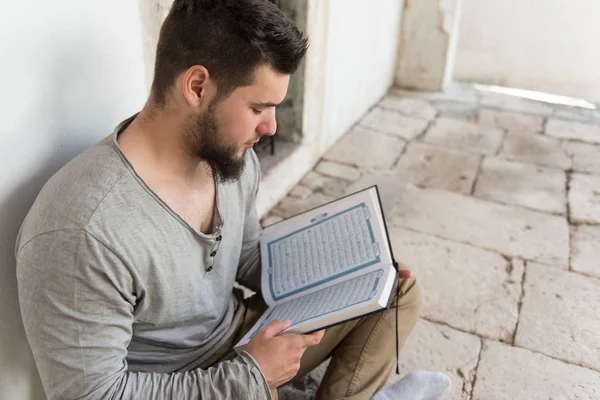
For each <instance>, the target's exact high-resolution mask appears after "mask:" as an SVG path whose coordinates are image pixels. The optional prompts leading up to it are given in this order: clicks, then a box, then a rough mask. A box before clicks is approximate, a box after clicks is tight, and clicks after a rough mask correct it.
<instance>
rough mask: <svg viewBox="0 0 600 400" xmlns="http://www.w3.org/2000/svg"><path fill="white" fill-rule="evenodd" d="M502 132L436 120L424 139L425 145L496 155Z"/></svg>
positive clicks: (475, 125) (465, 123)
mask: <svg viewBox="0 0 600 400" xmlns="http://www.w3.org/2000/svg"><path fill="white" fill-rule="evenodd" d="M503 137H504V132H503V131H502V130H500V129H497V128H489V127H485V126H480V125H477V124H474V123H471V122H467V121H463V120H460V119H455V118H446V117H443V118H438V119H437V120H436V121H435V122H434V124H433V126H432V127H431V128H430V129H429V131H428V132H427V134H426V135H425V137H424V139H423V140H424V141H425V142H426V143H430V144H435V145H438V146H441V147H448V148H452V149H458V150H463V151H469V152H474V153H477V154H496V151H497V150H498V147H500V143H501V142H502V138H503Z"/></svg>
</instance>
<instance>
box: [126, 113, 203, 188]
mask: <svg viewBox="0 0 600 400" xmlns="http://www.w3.org/2000/svg"><path fill="white" fill-rule="evenodd" d="M183 129H184V125H183V118H182V117H181V116H180V115H177V114H175V113H168V112H164V111H161V110H156V109H151V106H150V104H149V103H146V105H145V106H144V108H143V109H142V111H140V113H139V114H138V115H137V116H136V118H135V119H134V120H133V121H132V122H131V124H129V126H128V127H127V128H126V129H125V130H124V131H123V132H122V133H121V134H120V135H119V137H118V138H117V141H118V143H119V146H120V147H121V150H122V151H123V153H124V154H125V156H126V157H127V159H128V160H129V162H130V163H131V164H132V165H133V167H134V168H135V169H136V171H138V172H140V173H141V175H142V178H144V176H143V175H146V174H152V177H153V180H154V179H156V180H160V181H162V180H167V181H170V182H173V183H175V182H178V184H181V185H183V186H185V187H188V188H190V189H201V188H202V187H204V186H206V185H212V184H213V182H214V181H213V174H212V171H211V169H210V167H209V166H208V165H207V164H206V163H204V162H201V161H198V159H196V158H194V157H192V156H190V155H189V154H188V153H187V152H186V151H185V150H184V147H183V144H182V130H183ZM144 172H145V173H144Z"/></svg>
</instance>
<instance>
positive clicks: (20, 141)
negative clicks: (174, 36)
mask: <svg viewBox="0 0 600 400" xmlns="http://www.w3.org/2000/svg"><path fill="white" fill-rule="evenodd" d="M2 5H3V7H2V12H0V54H2V62H1V63H0V87H2V91H3V96H1V97H0V116H1V118H0V120H1V121H2V124H0V163H2V164H1V165H2V173H1V174H0V399H2V400H40V399H43V398H44V395H43V392H42V388H41V384H40V382H39V378H38V375H37V371H36V369H35V365H34V362H33V358H32V356H31V351H30V350H29V345H28V343H27V341H26V338H25V333H24V331H23V325H22V321H21V314H20V311H19V306H18V300H17V285H16V273H15V259H14V246H15V238H16V235H17V231H18V229H19V227H20V225H21V223H22V221H23V218H24V217H25V215H26V213H27V211H28V210H29V207H30V206H31V204H32V203H33V200H34V199H35V197H36V196H37V194H38V192H39V190H40V189H41V187H42V186H43V184H44V183H45V182H46V180H47V179H48V178H49V177H50V176H51V175H52V174H53V173H54V172H56V171H57V170H58V169H59V168H60V167H62V166H63V165H64V164H65V163H66V162H67V161H68V160H69V159H71V158H72V157H73V156H75V155H76V154H77V153H79V152H80V151H81V150H83V149H85V148H86V147H88V146H90V145H92V144H93V143H94V142H96V141H97V140H99V139H100V138H102V137H104V136H106V135H108V134H109V133H110V132H111V131H112V130H113V128H114V126H115V125H116V124H117V123H118V122H119V121H120V120H121V119H124V118H126V117H128V116H129V115H131V114H133V113H134V112H136V111H138V110H139V109H140V108H141V106H142V105H143V102H144V99H145V95H146V87H145V84H144V79H143V74H142V73H140V71H143V69H144V62H143V58H142V34H141V26H140V16H139V9H138V7H137V4H136V3H134V2H127V1H125V2H124V1H119V0H104V1H102V2H95V3H94V5H93V7H91V6H90V4H89V3H88V2H84V1H79V0H56V1H52V2H49V1H44V0H30V1H27V2H22V1H18V0H8V1H5V2H3V3H2ZM116 10H118V12H115V11H116Z"/></svg>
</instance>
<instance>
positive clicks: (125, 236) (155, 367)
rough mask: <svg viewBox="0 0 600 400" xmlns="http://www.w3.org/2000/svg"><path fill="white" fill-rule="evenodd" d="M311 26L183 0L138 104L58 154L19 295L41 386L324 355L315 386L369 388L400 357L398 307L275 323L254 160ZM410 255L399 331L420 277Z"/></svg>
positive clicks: (185, 393) (291, 369)
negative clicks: (268, 311)
mask: <svg viewBox="0 0 600 400" xmlns="http://www.w3.org/2000/svg"><path fill="white" fill-rule="evenodd" d="M306 46H307V44H306V39H305V38H303V37H302V34H301V33H300V32H299V31H298V30H297V29H296V28H295V27H294V25H293V24H292V23H291V22H290V20H289V19H288V18H287V17H285V16H284V15H283V14H282V13H281V12H280V11H279V10H278V9H277V8H276V7H275V6H273V5H272V4H271V3H269V2H268V1H266V0H221V1H219V0H175V2H174V4H173V6H172V9H171V11H170V13H169V15H168V17H167V19H166V20H165V22H164V24H163V27H162V29H161V33H160V38H159V42H158V49H157V55H156V66H155V77H154V81H153V84H152V89H151V94H150V97H149V99H148V102H147V103H146V105H145V106H144V108H143V109H142V111H141V112H140V113H139V114H137V115H135V116H133V117H130V118H129V119H127V120H125V121H123V122H122V123H121V124H120V125H119V126H117V128H116V129H115V131H114V133H113V134H112V135H110V136H108V137H107V138H105V139H104V140H102V141H101V142H99V143H98V144H97V145H95V146H94V147H92V148H90V149H88V150H87V151H85V152H84V153H82V154H81V155H79V156H78V157H76V158H75V159H73V160H72V161H71V162H69V163H68V164H67V165H66V166H65V167H64V168H63V169H61V170H60V171H59V172H58V173H57V174H56V175H55V176H54V177H52V179H50V181H49V182H48V183H47V184H46V186H45V187H44V189H43V190H42V191H41V193H40V195H39V196H38V198H37V199H36V202H35V204H34V205H33V207H32V209H31V211H30V212H29V214H28V216H27V218H26V220H25V222H24V223H23V226H22V228H21V231H20V234H19V237H18V241H17V246H16V256H17V268H18V281H19V296H20V302H21V309H22V314H23V320H24V323H25V329H26V332H27V336H28V339H29V342H30V345H31V348H32V350H33V354H34V357H35V360H36V363H37V366H38V369H39V372H40V376H41V379H42V382H43V385H44V389H45V391H46V394H47V396H48V398H49V399H229V398H232V399H267V398H270V397H271V392H273V396H276V388H277V387H278V386H280V385H281V384H283V383H285V382H287V381H288V380H290V379H291V378H293V377H294V376H296V375H301V374H305V373H307V372H308V371H310V370H311V369H312V368H314V367H315V366H316V365H318V364H319V363H320V362H321V361H322V360H324V359H325V358H327V357H329V356H332V361H331V364H330V366H329V369H328V371H327V374H326V376H325V378H324V380H323V384H322V385H321V388H320V390H319V394H318V396H319V397H320V398H327V399H338V398H349V399H367V398H370V397H371V396H372V395H373V394H374V393H375V392H376V391H378V390H379V389H380V388H381V387H382V386H383V385H384V384H385V382H386V379H387V377H388V376H389V374H390V373H391V370H392V367H393V365H394V362H395V351H394V349H395V345H396V343H395V340H396V337H395V335H396V323H395V317H396V314H395V309H390V310H388V311H385V312H382V313H379V314H376V315H373V316H370V317H367V318H363V319H360V320H356V321H352V322H349V323H346V324H343V325H339V326H337V327H334V328H331V329H328V330H327V332H326V333H324V332H317V333H313V334H310V335H292V334H289V335H278V334H279V333H280V332H281V331H282V330H284V329H285V328H286V327H287V324H286V322H285V321H276V322H274V323H273V324H271V325H269V326H267V327H266V328H264V329H263V330H262V331H260V333H259V334H257V335H256V337H255V338H253V339H252V341H251V342H250V343H249V345H248V347H247V351H244V352H242V353H240V354H236V353H235V352H234V351H233V350H232V348H233V345H234V344H235V343H236V342H237V340H239V339H240V338H241V337H242V336H243V335H244V333H245V332H247V331H248V330H249V328H250V327H251V326H252V325H253V323H254V321H256V319H257V318H258V317H259V316H260V314H261V312H262V311H263V310H264V309H265V305H264V303H263V302H262V300H261V299H260V298H259V297H257V296H254V297H253V298H251V299H250V300H249V301H244V299H243V297H242V296H241V295H240V293H239V291H237V290H234V288H233V284H234V281H236V280H237V281H239V282H240V283H242V284H244V285H246V286H248V287H249V288H251V289H254V290H256V291H259V284H260V279H259V277H260V262H259V260H260V257H259V246H258V236H259V232H260V227H259V222H258V218H257V214H256V211H255V207H254V201H255V198H256V193H257V190H258V184H259V165H258V161H257V158H256V155H255V154H254V152H253V151H252V150H251V148H252V146H253V144H254V143H256V142H257V141H258V140H259V139H260V138H261V137H262V136H265V135H273V134H274V133H275V130H276V122H275V107H276V106H277V105H278V104H280V103H281V102H282V101H283V99H284V97H285V94H286V91H287V87H288V82H289V78H290V74H292V73H293V72H294V71H295V70H296V68H297V66H298V64H299V62H300V60H301V59H302V57H303V56H304V54H305V52H306ZM409 276H410V273H408V272H404V273H403V275H402V277H403V278H407V279H403V280H402V281H401V283H400V288H401V297H400V298H399V299H397V300H396V301H395V302H394V306H395V305H396V304H397V307H398V308H399V311H400V314H399V321H400V323H399V330H398V332H399V341H400V345H402V344H403V343H404V340H405V339H406V337H407V336H408V334H409V332H410V330H411V329H412V328H413V326H414V324H415V321H416V318H417V312H418V308H419V304H420V295H419V288H418V286H417V285H416V282H415V281H414V279H413V278H409Z"/></svg>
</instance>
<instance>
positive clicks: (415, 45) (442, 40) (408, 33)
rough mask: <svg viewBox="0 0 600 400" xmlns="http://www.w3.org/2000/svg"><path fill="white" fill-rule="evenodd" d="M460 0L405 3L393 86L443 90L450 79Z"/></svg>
mask: <svg viewBox="0 0 600 400" xmlns="http://www.w3.org/2000/svg"><path fill="white" fill-rule="evenodd" d="M461 4H462V0H404V10H403V15H402V29H401V37H400V46H399V51H398V68H397V73H396V82H395V83H396V85H397V86H400V87H403V88H407V89H416V90H431V91H443V90H444V88H445V87H446V85H447V84H448V83H449V82H450V80H451V79H452V70H453V65H454V54H455V51H456V42H457V37H458V26H459V20H460V9H461Z"/></svg>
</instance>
